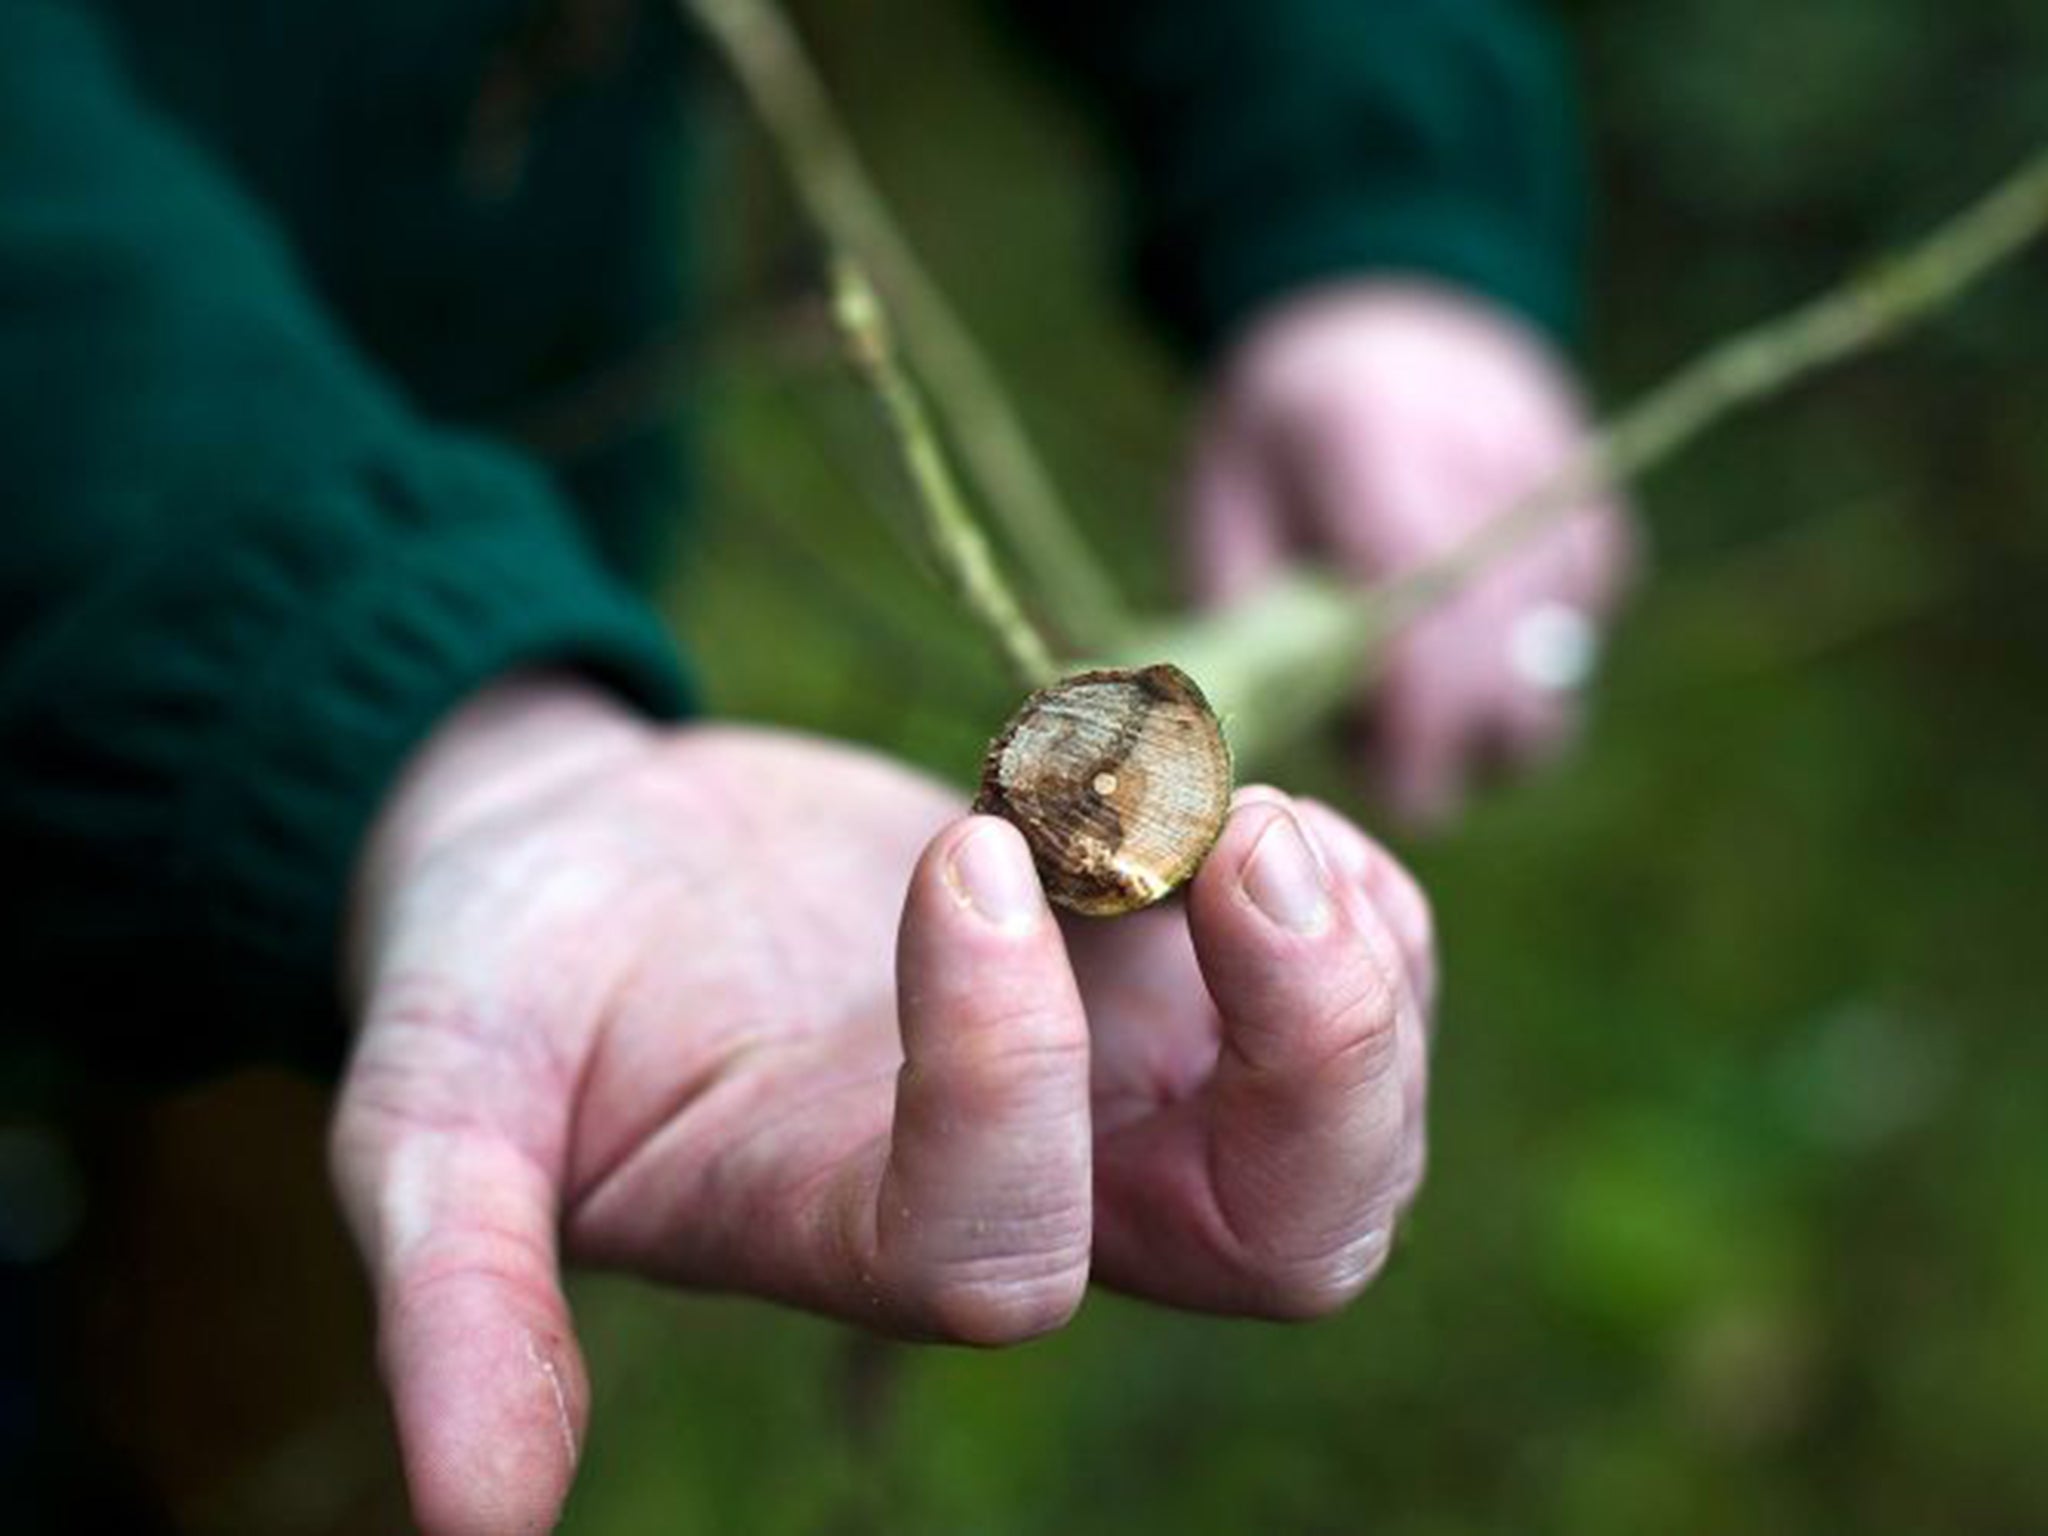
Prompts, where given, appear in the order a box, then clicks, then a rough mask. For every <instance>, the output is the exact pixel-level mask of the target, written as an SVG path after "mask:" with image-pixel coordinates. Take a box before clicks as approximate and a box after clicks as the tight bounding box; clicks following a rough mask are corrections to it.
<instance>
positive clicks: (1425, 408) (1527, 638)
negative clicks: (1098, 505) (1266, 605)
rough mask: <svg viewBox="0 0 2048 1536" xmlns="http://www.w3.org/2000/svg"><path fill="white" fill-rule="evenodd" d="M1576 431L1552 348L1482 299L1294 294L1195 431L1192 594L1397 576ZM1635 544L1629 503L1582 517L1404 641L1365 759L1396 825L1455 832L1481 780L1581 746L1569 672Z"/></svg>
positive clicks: (1489, 507) (1457, 539)
mask: <svg viewBox="0 0 2048 1536" xmlns="http://www.w3.org/2000/svg"><path fill="white" fill-rule="evenodd" d="M1584 437H1585V427H1584V424H1583V422H1582V420H1581V417H1580V414H1579V409H1578V406H1577V404H1576V401H1575V399H1574V396H1573V392H1572V389H1571V387H1570V385H1569V384H1568V382H1567V381H1566V379H1565V377H1564V375H1563V374H1562V373H1561V371H1560V370H1559V368H1558V366H1557V364H1556V363H1555V362H1554V361H1553V360H1552V359H1551V357H1550V356H1549V355H1548V353H1547V352H1546V351H1545V350H1544V348H1543V346H1542V344H1541V343H1540V342H1539V341H1538V340H1537V339H1536V338H1535V337H1534V336H1533V335H1532V334H1530V333H1528V332H1526V331H1525V330H1523V329H1522V328H1521V327H1520V326H1519V325H1518V324H1517V323H1515V322H1514V321H1512V320H1511V319H1510V318H1509V317H1507V316H1506V315H1505V314H1503V313H1500V312H1497V311H1494V310H1492V309H1490V308H1488V307H1487V306H1486V305H1484V304H1483V303H1482V302H1480V301H1479V300H1476V299H1466V298H1462V297H1459V296H1457V295H1455V294H1453V293H1451V292H1450V291H1448V290H1435V289H1431V288H1427V287H1424V286H1421V285H1407V284H1398V283H1391V282H1388V283H1380V282H1358V283H1355V284H1347V285H1343V286H1339V287H1333V288H1328V289H1324V290H1320V291H1318V292H1315V293H1311V294H1308V295H1306V296H1304V297H1301V298H1298V299H1295V300H1293V301H1291V302H1289V303H1287V304H1285V305H1283V306H1282V307H1281V308H1279V309H1278V310H1276V311H1275V312H1274V313H1273V314H1271V315H1270V316H1268V317H1267V318H1266V319H1265V320H1264V321H1263V322H1261V323H1259V324H1258V325H1256V326H1254V327H1253V329H1252V330H1251V331H1250V332H1249V334H1248V335H1247V336H1246V338H1245V340H1244V341H1243V342H1242V343H1241V344H1240V345H1239V347H1238V348H1237V350H1236V351H1235V352H1234V354H1233V355H1232V356H1231V357H1230V358H1229V359H1228V360H1227V361H1226V365H1225V367H1224V369H1223V371H1222V376H1221V383H1220V385H1219V387H1218V389H1217V391H1216V395H1215V398H1214V400H1213V401H1212V402H1211V404H1210V408H1209V410H1208V412H1207V414H1206V416H1205V418H1204V420H1203V423H1202V426H1201V429H1200V432H1199V435H1198V438H1197V444H1196V453H1195V463H1194V469H1193V475H1192V480H1191V486H1190V495H1189V498H1188V508H1187V516H1188V538H1187V540H1186V545H1187V549H1188V554H1189V560H1190V564H1191V567H1192V569H1191V577H1192V585H1193V588H1194V591H1195V595H1196V596H1197V598H1198V599H1200V600H1203V601H1206V602H1208V603H1211V604H1227V603H1232V602H1235V601H1237V600H1239V599H1241V598H1243V597H1245V596H1247V595H1249V594H1250V593H1251V592H1252V591H1254V590H1255V589H1256V588H1257V587H1258V586H1259V585H1260V584H1261V583H1262V582H1263V581H1265V580H1266V579H1267V578H1268V577H1270V576H1272V575H1273V574H1274V573H1275V572H1276V571H1277V570H1278V569H1279V567H1280V565H1281V564H1282V563H1283V562H1284V561H1286V560H1289V559H1293V558H1303V559H1309V560H1324V561H1328V562H1330V563H1331V564H1334V565H1335V566H1337V567H1338V568H1340V569H1341V570H1343V571H1346V572H1348V573H1349V574H1351V575H1352V576H1354V577H1355V578H1356V579H1357V580H1358V581H1360V582H1361V583H1368V584H1369V583H1373V582H1377V581H1382V580H1385V579H1386V578H1388V577H1390V576H1394V575H1397V574H1399V573H1400V572H1402V571H1405V570H1408V569H1410V568H1411V567H1413V566H1415V565H1417V564H1419V563H1421V562H1423V561H1425V560H1427V559H1429V558H1430V557H1432V556H1434V555H1438V554H1441V553H1443V552H1445V551H1446V550H1448V549H1450V548H1451V547H1453V546H1454V545H1457V544H1459V543H1461V542H1462V541H1463V540H1464V539H1465V537H1466V536H1467V535H1468V534H1470V533H1471V532H1472V531H1473V530H1474V529H1475V528H1477V527H1478V526H1479V525H1480V524H1482V523H1484V522H1485V521H1486V520H1487V519H1489V518H1490V517H1492V516H1494V515H1495V514H1497V513H1499V512H1501V511H1503V510H1505V509H1506V508H1507V507H1508V506H1509V505H1510V504H1511V503H1512V502H1513V501H1514V500H1515V498H1516V497H1518V496H1520V495H1522V494H1523V493H1525V492H1527V491H1528V490H1530V489H1531V488H1532V487H1533V486H1535V485H1536V484H1537V483H1538V482H1540V481H1541V480H1542V479H1543V478H1544V476H1545V475H1546V474H1548V473H1549V472H1551V471H1552V470H1554V469H1555V468H1556V467H1557V466H1558V465H1559V464H1561V463H1562V462H1563V461H1564V460H1565V459H1566V458H1567V457H1568V456H1569V455H1570V454H1571V453H1572V452H1573V451H1574V450H1575V449H1576V448H1577V447H1578V446H1579V445H1580V443H1581V442H1582V441H1583V440H1584ZM1632 549H1633V535H1632V529H1631V525H1630V522H1629V519H1628V518H1627V517H1626V515H1625V514H1624V512H1623V511H1622V509H1621V508H1620V507H1618V506H1616V505H1613V504H1611V503H1603V504H1600V505H1596V506H1592V507H1589V508H1587V509H1586V510H1585V511H1583V512H1580V513H1578V514H1576V515H1574V516H1573V517H1571V518H1570V519H1569V520H1567V521H1566V522H1564V523H1562V524H1560V525H1558V526H1557V527H1556V528H1555V529H1554V530H1553V531H1552V532H1550V533H1548V534H1546V535H1542V536H1539V537H1537V538H1535V539H1533V540H1531V541H1530V542H1529V543H1528V544H1526V545H1524V546H1523V547H1522V548H1521V549H1519V550H1518V551H1516V552H1515V553H1513V554H1512V555H1510V556H1508V557H1507V558H1505V559H1503V560H1501V561H1500V562H1499V563H1498V564H1496V565H1495V566H1494V567H1493V568H1492V569H1491V570H1490V571H1489V572H1487V573H1486V574H1485V575H1484V576H1483V577H1481V578H1480V579H1479V580H1478V581H1476V582H1475V583H1474V584H1472V585H1471V586H1469V587H1468V588H1466V589H1465V590H1464V591H1463V592H1462V593H1461V594H1459V595H1458V596H1456V597H1454V598H1453V599H1451V600H1450V601H1449V602H1447V603H1445V604H1444V605H1443V606H1442V607H1441V608H1439V609H1438V610H1437V611H1435V612H1434V613H1432V614H1430V615H1428V616H1427V617H1425V618H1424V619H1422V620H1420V621H1419V622H1417V623H1416V624H1415V625H1413V626H1412V627H1411V628H1410V630H1409V631H1408V633H1407V634H1405V635H1404V636H1403V637H1402V638H1401V640H1400V641H1399V642H1398V643H1397V646H1396V648H1395V650H1394V652H1393V654H1392V656H1391V658H1390V660H1389V664H1388V666H1387V669H1386V671H1385V673H1384V674H1383V675H1382V676H1381V677H1380V678H1379V679H1378V680H1377V694H1376V696H1375V697H1374V699H1373V700H1372V704H1371V708H1370V712H1369V720H1370V723H1371V725H1372V730H1371V732H1370V733H1369V737H1368V741H1369V746H1368V750H1367V759H1368V760H1367V762H1366V763H1365V765H1364V766H1365V767H1366V769H1367V771H1368V772H1369V773H1370V774H1371V775H1372V776H1373V777H1374V778H1375V779H1376V780H1377V781H1378V785H1379V787H1380V789H1381V791H1382V792H1383V794H1384V797H1385V798H1386V800H1387V801H1388V803H1389V805H1390V806H1391V808H1392V809H1393V810H1394V811H1395V812H1396V813H1397V814H1398V815H1400V816H1401V817H1402V818H1403V819H1405V820H1407V821H1409V822H1411V823H1413V824H1416V825H1427V824H1431V823H1437V822H1441V821H1443V820H1444V819H1446V818H1447V817H1449V816H1450V815H1451V814H1452V813H1454V812H1455V811H1456V810H1457V809H1458V808H1459V806H1460V804H1461V803H1462V801H1463V800H1464V798H1465V796H1466V794H1467V793H1468V790H1469V788H1470V786H1471V784H1472V782H1473V780H1474V778H1475V777H1476V775H1477V774H1478V773H1479V772H1480V771H1481V770H1484V769H1486V768H1488V767H1492V766H1496V765H1501V764H1513V763H1527V762H1530V761H1533V760H1536V759H1540V758H1542V757H1544V756H1546V755H1548V754H1550V753H1551V752H1553V751H1555V750H1556V749H1557V748H1558V747H1559V746H1560V745H1561V744H1562V743H1563V742H1564V741H1565V740H1567V739H1568V738H1569V736H1570V735H1571V733H1572V730H1573V728H1574V726H1575V723H1576V717H1577V714H1578V710H1577V706H1576V703H1575V700H1574V699H1573V696H1572V692H1571V685H1572V683H1573V682H1575V681H1577V679H1576V678H1575V677H1574V676H1573V674H1574V673H1575V672H1582V671H1583V670H1584V664H1585V662H1586V660H1587V658H1588V654H1589V651H1590V648H1591V646H1592V645H1593V643H1594V641H1595V639H1596V630H1595V628H1594V626H1595V625H1596V624H1597V622H1598V621H1599V620H1600V619H1601V618H1603V617H1604V616H1605V615H1606V614H1607V613H1608V612H1609V611H1610V610H1611V608H1612V607H1613V604H1614V601H1615V599H1616V596H1617V594H1618V592H1619V590H1620V588H1621V586H1622V584H1623V577H1624V575H1625V573H1626V571H1627V568H1628V566H1629V564H1630V560H1631V552H1632Z"/></svg>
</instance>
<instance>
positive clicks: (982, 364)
mask: <svg viewBox="0 0 2048 1536" xmlns="http://www.w3.org/2000/svg"><path fill="white" fill-rule="evenodd" d="M678 3H679V4H680V5H681V6H682V7H683V9H684V10H685V11H686V12H687V13H688V14H689V15H690V16H691V17H693V18H695V20H696V21H697V23H698V25H699V26H701V27H702V28H703V30H704V31H705V33H706V34H708V35H709V36H710V38H711V39H712V41H713V42H714V43H716V44H717V46H718V48H719V49H720V51H721V52H722V53H723V55H724V57H725V61H726V63H727V65H728V67H729V68H730V69H731V71H732V73H733V75H734V77H735V78H736V79H737V80H738V82H739V84H740V87H741V89H742V90H743V91H744V92H745V93H746V96H747V98H748V100H749V102H750V103H751V104H752V106H753V108H754V111H755V113H756V114H757V115H758V116H759V117H760V119H761V122H762V124H763V125H764V126H765V127H766V128H767V130H768V132H769V134H770V135H771V136H772V138H773V139H774V140H775V143H776V146H777V148H778V149H779V150H780V151H781V155H782V160H783V165H784V168H785V170H786V171H787V173H788V175H789V178H790V182H791V185H792V186H793V188H794V189H795V191H796V195H797V199H798V201H799V202H800V203H801V205H802V206H803V208H804V211H805V212H806V214H807V215H808V216H809V217H810V219H811V221H812V222H813V223H814V224H815V225H816V226H817V228H818V230H819V232H820V233H821V234H822V235H823V236H824V238H825V241H826V243H827V244H828V245H830V246H832V247H834V248H835V249H836V250H838V251H841V252H844V253H846V254H847V255H850V256H852V257H854V258H855V259H856V260H858V261H859V262H860V264H861V266H862V267H863V268H864V269H865V270H866V271H867V272H868V273H870V274H871V275H872V277H873V280H874V282H875V284H876V286H877V287H878V288H879V289H880V290H881V292H882V293H883V294H884V295H885V296H886V297H887V299H888V301H889V304H890V307H891V310H892V312H893V313H894V315H895V317H896V326H897V329H898V331H900V333H901V335H902V346H903V350H904V352H905V354H906V355H907V356H908V357H909V358H910V360H911V362H912V363H913V365H914V366H915V368H916V371H917V372H918V374H919V375H920V376H922V377H923V378H924V379H925V380H926V381H927V382H928V383H929V384H930V385H931V389H932V395H933V402H934V405H935V408H936V409H937V411H938V413H939V415H940V417H941V420H942V421H943V423H944V426H945V429H946V432H947V434H948V435H949V436H950V437H951V439H952V441H953V442H954V444H955V445H956V446H957V447H958V449H959V451H960V454H961V456H962V458H963V459H964V460H965V461H966V463H967V466H968V468H969V470H970V471H971V472H972V478H973V480H974V482H975V484H976V485H977V486H979V487H980V490H981V493H982V495H983V497H984V498H985V500H986V502H987V505H988V508H989V510H990V512H991V513H993V514H994V516H995V518H996V520H997V522H998V523H999V525H1000V526H1001V529H1002V532H1003V534H1004V537H1005V538H1006V540H1007V542H1008V543H1009V545H1010V547H1011V548H1012V549H1013V550H1014V552H1015V554H1016V555H1017V558H1018V560H1019V561H1020V562H1021V563H1022V564H1023V566H1024V568H1025V570H1026V571H1027V573H1028V574H1029V576H1030V580H1031V586H1032V588H1033V595H1034V597H1035V598H1036V599H1037V601H1038V603H1039V604H1040V605H1041V609H1042V611H1043V612H1045V613H1046V615H1047V616H1048V617H1049V618H1050V619H1051V620H1052V621H1053V622H1054V625H1055V627H1056V628H1057V629H1058V630H1059V631H1060V634H1061V638H1062V639H1063V640H1064V641H1065V642H1066V643H1067V644H1068V645H1069V646H1070V647H1072V648H1074V649H1076V650H1092V649H1098V648H1100V647H1101V646H1103V645H1106V644H1108V643H1110V641H1111V640H1112V638H1113V637H1114V636H1115V635H1116V634H1117V633H1118V631H1119V630H1120V629H1121V628H1122V627H1123V625H1124V623H1125V619H1126V615H1125V612H1124V605H1123V601H1122V599H1121V597H1120V596H1119V594H1118V592H1117V588H1116V585H1115V584H1114V583H1113V582H1112V581H1111V580H1110V578H1109V576H1108V575H1107V574H1106V573H1105V572H1104V570H1103V569H1102V567H1101V565H1100V564H1099V563H1098V562H1097V560H1096V558H1095V556H1094V555H1093V554H1092V553H1091V552H1090V550H1089V548H1088V545H1087V542H1086V541H1085V540H1084V539H1083V538H1082V536H1081V534H1080V532H1079V530H1078V527H1077V525H1076V524H1075V522H1074V520H1073V518H1072V517H1071V516H1070V515H1069V514H1068V513H1067V511H1066V509H1065V507H1064V506H1063V504H1062V503H1061V501H1060V497H1059V493H1058V492H1057V491H1056V490H1055V489H1054V486H1053V482H1052V477H1051V475H1050V474H1048V473H1047V471H1046V469H1045V466H1044V465H1043V463H1041V462H1040V460H1039V458H1038V455H1037V453H1036V452H1035V451H1034V450H1033V448H1032V446H1031V441H1030V438H1029V437H1028V435H1027V434H1026V433H1025V430H1024V427H1023V424H1022V422H1021V420H1020V419H1019V417H1018V415H1017V412H1016V410H1015V408H1014V407H1013V406H1012V405H1011V403H1010V399H1009V396H1008V395H1007V394H1006V393H1005V392H1004V390H1003V388H1002V385H1001V384H1000V383H999V382H998V380H997V377H996V373H995V370H994V369H993V368H992V367H991V366H990V365H989V363H988V360H987V359H986V357H984V356H983V354H982V352H981V349H980V347H979V346H978V345H977V344H976V342H975V340H974V337H973V334H972V333H971V332H970V331H969V330H968V329H967V327H966V325H964V324H963V323H962V322H961V320H960V318H959V316H958V315H957V314H955V313H954V311H953V307H952V305H951V304H950V303H949V302H948V301H947V299H946V296H945V293H944V292H943V290H941V289H940V288H939V286H938V285H937V284H936V283H935V282H933V280H932V278H931V276H930V274H929V273H927V272H926V271H925V269H924V267H923V265H922V264H921V263H920V262H919V261H918V259H917V256H916V254H915V253H914V252H913V251H912V250H911V248H910V245H909V243H908V242H907V241H906V240H905V239H904V238H903V236H902V234H901V233H900V232H899V231H898V229H897V226H896V223H895V221H894V220H893V219H892V218H891V216H890V214H889V211H888V205H887V203H886V202H885V201H884V200H883V198H882V195H881V193H880V191H878V190H877V188H876V186H875V184H874V181H873V178H871V177H870V176H869V175H868V172H867V170H866V168H865V167H864V166H863V165H862V164H861V161H860V158H859V156H858V155H857V154H856V153H855V151H854V148H853V140H852V137H851V135H850V134H849V133H848V132H847V129H846V126H845V124H844V122H843V121H842V120H841V119H840V117H839V115H838V113H837V112H836V111H835V110H834V108H833V106H832V103H831V100H830V98H828V97H827V96H826V94H825V91H824V88H823V86H822V85H821V83H820V82H819V79H818V75H817V71H816V70H815V69H814V68H813V67H812V65H811V63H810V60H809V59H808V58H807V57H806V56H805V54H804V51H803V47H802V45H801V44H800V43H799V42H798V40H797V38H796V35H795V33H794V32H793V31H792V30H791V29H790V26H789V23H788V21H787V20H786V18H785V17H784V16H783V15H782V12H781V10H780V9H779V7H777V6H776V5H774V4H773V3H772V0H678Z"/></svg>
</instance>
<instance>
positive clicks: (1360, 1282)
mask: <svg viewBox="0 0 2048 1536" xmlns="http://www.w3.org/2000/svg"><path fill="white" fill-rule="evenodd" d="M1389 1238H1390V1234H1389V1233H1388V1231H1387V1229H1386V1228H1384V1227H1373V1228H1370V1229H1368V1230H1366V1231H1364V1232H1362V1233H1360V1234H1359V1235H1358V1236H1357V1237H1356V1238H1354V1239H1353V1240H1352V1241H1351V1242H1349V1243H1346V1244H1344V1245H1343V1246H1342V1247H1340V1248H1337V1249H1335V1250H1333V1251H1331V1252H1329V1253H1327V1254H1322V1255H1319V1256H1317V1257H1316V1258H1313V1259H1308V1260H1297V1261H1293V1262H1290V1263H1288V1264H1285V1265H1280V1266H1275V1267H1273V1268H1271V1269H1269V1270H1267V1271H1266V1272H1265V1273H1263V1274H1261V1275H1259V1276H1257V1277H1256V1290H1257V1293H1258V1295H1259V1299H1260V1304H1261V1306H1260V1310H1261V1311H1263V1312H1264V1313H1265V1315H1267V1316H1269V1317H1273V1318H1276V1319H1281V1320H1287V1321H1308V1320H1311V1319H1314V1318H1319V1317H1329V1316H1331V1315H1333V1314H1335V1313H1337V1312H1341V1311H1342V1310H1343V1309H1344V1308H1345V1307H1347V1306H1349V1305H1350V1304H1351V1303H1352V1302H1354V1301H1356V1300H1357V1299H1358V1297H1359V1296H1360V1295H1361V1294H1362V1293H1363V1292H1364V1291H1365V1289H1366V1287H1368V1286H1369V1285H1371V1284H1372V1282H1373V1281H1374V1280H1375V1279H1377V1278H1378V1277H1379V1273H1380V1271H1381V1270H1382V1269H1384V1268H1385V1267H1386V1262H1387V1252H1388V1248H1389Z"/></svg>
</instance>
